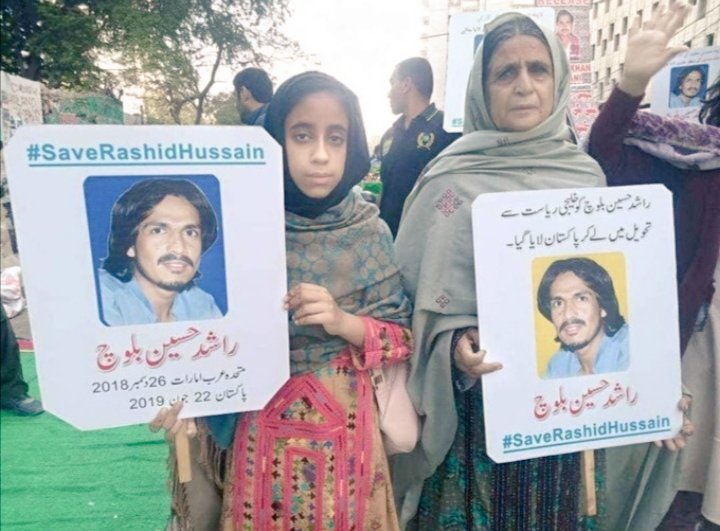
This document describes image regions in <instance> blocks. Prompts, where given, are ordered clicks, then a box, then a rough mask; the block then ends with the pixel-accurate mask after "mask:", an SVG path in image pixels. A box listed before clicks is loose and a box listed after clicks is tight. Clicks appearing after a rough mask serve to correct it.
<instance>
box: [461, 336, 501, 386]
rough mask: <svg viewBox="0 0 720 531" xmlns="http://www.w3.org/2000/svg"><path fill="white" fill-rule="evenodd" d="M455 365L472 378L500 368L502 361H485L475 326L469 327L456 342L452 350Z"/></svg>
mask: <svg viewBox="0 0 720 531" xmlns="http://www.w3.org/2000/svg"><path fill="white" fill-rule="evenodd" d="M453 360H454V361H455V366H456V367H457V368H458V369H460V370H461V371H462V372H464V373H465V374H467V375H468V376H471V377H472V378H480V376H482V375H483V374H489V373H491V372H495V371H497V370H500V369H502V363H499V362H497V361H493V362H485V351H484V350H480V336H479V335H478V330H477V328H469V329H468V330H467V331H466V332H465V333H464V334H463V335H462V337H460V339H459V340H458V342H457V345H456V346H455V352H453Z"/></svg>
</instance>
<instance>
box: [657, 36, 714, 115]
mask: <svg viewBox="0 0 720 531" xmlns="http://www.w3.org/2000/svg"><path fill="white" fill-rule="evenodd" d="M718 76H720V46H708V47H706V48H696V49H693V50H690V51H688V52H686V53H682V54H680V55H678V56H676V57H675V58H673V59H672V61H670V62H669V63H668V64H667V66H666V67H665V68H663V69H662V70H661V71H660V72H658V73H657V74H656V75H655V77H653V80H652V90H651V92H650V109H651V110H652V112H654V113H655V114H660V115H663V116H672V117H677V118H684V119H686V120H692V121H697V119H698V114H699V113H700V106H701V105H702V99H703V98H704V97H705V93H706V92H707V88H708V87H709V86H710V85H712V84H713V83H714V82H715V80H716V79H718Z"/></svg>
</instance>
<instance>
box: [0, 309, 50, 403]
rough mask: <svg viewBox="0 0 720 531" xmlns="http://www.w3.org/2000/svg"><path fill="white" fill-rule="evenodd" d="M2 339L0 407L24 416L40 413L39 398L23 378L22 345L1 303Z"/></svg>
mask: <svg viewBox="0 0 720 531" xmlns="http://www.w3.org/2000/svg"><path fill="white" fill-rule="evenodd" d="M0 341H2V344H1V345H0V408H2V409H7V410H9V411H13V412H14V413H17V414H18V415H23V416H33V415H39V414H40V413H42V412H43V411H44V409H43V407H42V404H41V403H40V401H39V400H35V399H34V398H32V397H31V396H29V395H28V384H27V383H25V380H23V373H22V366H21V365H20V347H19V346H18V342H17V339H16V338H15V333H14V332H13V329H12V327H11V326H10V319H8V317H7V315H6V314H5V308H3V307H2V305H1V304H0Z"/></svg>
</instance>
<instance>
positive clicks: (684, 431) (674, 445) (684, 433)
mask: <svg viewBox="0 0 720 531" xmlns="http://www.w3.org/2000/svg"><path fill="white" fill-rule="evenodd" d="M691 403H692V397H690V396H688V395H683V397H682V399H681V400H680V404H679V405H678V407H679V408H680V410H681V411H682V412H683V424H682V428H681V429H680V433H678V434H677V435H676V436H675V437H673V438H672V439H665V440H664V441H655V446H657V447H658V448H662V447H663V446H665V448H667V449H668V450H670V451H671V452H677V451H678V450H682V449H683V448H685V444H686V443H687V439H688V438H689V437H690V436H691V435H692V434H693V433H694V432H695V426H694V425H693V423H692V421H691V420H690V419H689V418H688V416H687V412H688V411H689V410H690V404H691Z"/></svg>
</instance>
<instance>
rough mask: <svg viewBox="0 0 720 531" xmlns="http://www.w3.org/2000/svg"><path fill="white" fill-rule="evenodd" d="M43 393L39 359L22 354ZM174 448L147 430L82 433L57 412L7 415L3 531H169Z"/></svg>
mask: <svg viewBox="0 0 720 531" xmlns="http://www.w3.org/2000/svg"><path fill="white" fill-rule="evenodd" d="M21 358H22V364H23V372H24V375H25V380H26V381H27V382H28V384H30V394H31V395H32V396H33V397H35V398H37V397H39V396H40V394H39V392H38V387H37V377H36V375H35V358H34V356H32V355H30V354H23V355H22V356H21ZM166 459H167V445H166V443H165V441H164V439H163V438H162V436H161V435H160V434H153V433H150V432H149V431H148V429H147V427H146V426H132V427H129V428H116V429H111V430H100V431H87V432H83V431H80V430H76V429H75V428H73V427H71V426H70V425H68V424H65V423H64V422H62V421H60V420H59V419H57V418H55V417H54V416H52V415H50V414H49V413H44V414H42V415H40V416H37V417H18V416H17V415H14V414H12V413H9V412H7V411H2V412H0V529H2V531H14V530H38V531H65V530H67V531H85V530H88V531H94V530H98V531H105V530H114V529H123V530H124V529H128V530H138V531H153V530H162V529H164V527H165V522H166V520H167V516H168V514H169V507H170V500H169V494H168V491H167V487H166V477H167V472H166V467H165V462H166Z"/></svg>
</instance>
